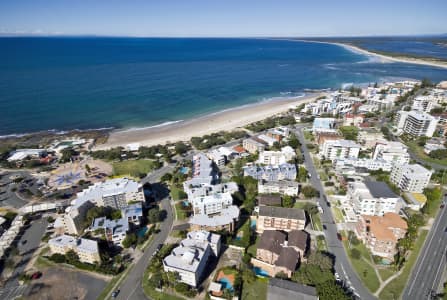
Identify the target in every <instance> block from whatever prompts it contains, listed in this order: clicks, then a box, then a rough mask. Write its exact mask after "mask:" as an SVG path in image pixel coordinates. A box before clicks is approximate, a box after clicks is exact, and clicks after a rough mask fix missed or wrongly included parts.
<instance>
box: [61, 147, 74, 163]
mask: <svg viewBox="0 0 447 300" xmlns="http://www.w3.org/2000/svg"><path fill="white" fill-rule="evenodd" d="M61 154H62V156H61V158H60V162H63V163H64V162H69V161H71V158H72V156H74V155H76V151H74V150H73V149H72V148H65V149H62V151H61Z"/></svg>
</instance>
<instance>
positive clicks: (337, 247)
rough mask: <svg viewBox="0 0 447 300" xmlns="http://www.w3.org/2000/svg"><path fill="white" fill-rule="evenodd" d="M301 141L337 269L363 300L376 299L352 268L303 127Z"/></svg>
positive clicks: (299, 131)
mask: <svg viewBox="0 0 447 300" xmlns="http://www.w3.org/2000/svg"><path fill="white" fill-rule="evenodd" d="M295 133H296V135H297V137H298V140H299V142H300V143H301V145H302V146H301V149H302V153H303V155H304V165H305V167H306V169H307V171H308V172H309V174H310V175H311V177H310V179H309V180H310V184H311V185H312V186H313V187H314V188H315V189H317V190H318V191H319V192H320V198H319V199H318V202H319V203H320V206H321V207H322V208H323V213H322V214H321V222H322V223H323V224H325V225H326V230H325V231H324V233H325V237H326V242H327V246H328V250H329V252H331V253H332V254H333V255H334V256H335V271H336V272H337V273H338V274H339V275H340V277H341V278H342V280H343V281H344V282H345V283H347V285H349V286H351V287H353V288H355V293H357V294H358V295H359V296H360V298H361V299H362V300H369V299H376V298H375V297H374V296H373V295H372V294H371V293H370V292H369V291H368V289H367V288H366V287H365V286H364V285H363V283H362V282H361V281H360V278H359V277H358V276H357V273H356V272H355V271H354V269H353V268H352V266H351V264H350V262H349V260H348V257H347V255H346V252H345V249H344V248H343V244H342V243H341V241H340V240H339V239H338V238H337V225H336V224H335V222H334V217H333V215H332V210H331V208H330V207H329V206H328V205H327V203H326V200H325V199H327V198H326V195H325V193H324V188H323V185H322V184H321V181H320V180H319V179H318V178H319V176H318V173H317V170H316V169H315V166H314V163H313V160H312V157H311V156H310V153H309V150H308V149H307V147H306V141H305V139H304V135H303V132H302V128H301V127H299V128H298V129H297V130H296V131H295Z"/></svg>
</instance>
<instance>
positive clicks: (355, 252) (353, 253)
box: [351, 248, 362, 259]
mask: <svg viewBox="0 0 447 300" xmlns="http://www.w3.org/2000/svg"><path fill="white" fill-rule="evenodd" d="M351 257H352V258H353V259H360V258H361V257H362V253H361V252H360V251H359V250H358V249H357V248H353V249H351Z"/></svg>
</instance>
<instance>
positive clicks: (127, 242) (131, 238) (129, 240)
mask: <svg viewBox="0 0 447 300" xmlns="http://www.w3.org/2000/svg"><path fill="white" fill-rule="evenodd" d="M136 242H137V235H136V234H135V233H128V234H126V237H125V238H124V240H123V242H122V245H123V247H124V248H129V247H130V246H132V245H134V244H136Z"/></svg>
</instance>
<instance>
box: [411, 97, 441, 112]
mask: <svg viewBox="0 0 447 300" xmlns="http://www.w3.org/2000/svg"><path fill="white" fill-rule="evenodd" d="M436 104H437V100H436V99H435V98H434V97H433V96H431V95H427V96H417V97H416V98H414V99H413V105H412V106H411V109H412V110H418V111H423V112H426V113H428V112H430V111H431V110H432V109H433V107H434V106H435V105H436Z"/></svg>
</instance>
